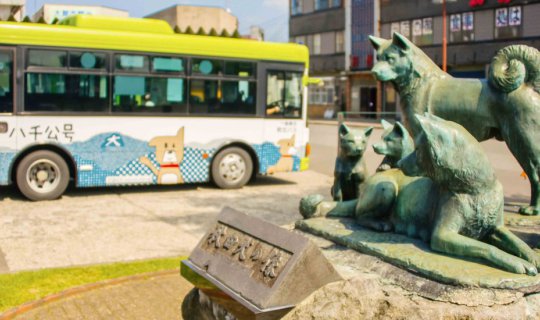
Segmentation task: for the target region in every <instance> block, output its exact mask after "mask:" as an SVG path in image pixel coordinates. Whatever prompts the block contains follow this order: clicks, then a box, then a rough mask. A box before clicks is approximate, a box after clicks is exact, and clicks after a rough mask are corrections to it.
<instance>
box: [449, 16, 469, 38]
mask: <svg viewBox="0 0 540 320" xmlns="http://www.w3.org/2000/svg"><path fill="white" fill-rule="evenodd" d="M448 40H449V42H466V41H473V40H474V13H473V12H464V13H461V14H459V13H458V14H452V15H450V32H449V37H448Z"/></svg>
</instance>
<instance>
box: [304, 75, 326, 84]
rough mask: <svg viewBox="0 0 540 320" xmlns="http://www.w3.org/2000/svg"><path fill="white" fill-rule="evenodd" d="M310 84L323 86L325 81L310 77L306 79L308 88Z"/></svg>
mask: <svg viewBox="0 0 540 320" xmlns="http://www.w3.org/2000/svg"><path fill="white" fill-rule="evenodd" d="M310 84H313V85H322V84H323V80H322V79H321V78H310V77H304V85H305V86H308V85H310Z"/></svg>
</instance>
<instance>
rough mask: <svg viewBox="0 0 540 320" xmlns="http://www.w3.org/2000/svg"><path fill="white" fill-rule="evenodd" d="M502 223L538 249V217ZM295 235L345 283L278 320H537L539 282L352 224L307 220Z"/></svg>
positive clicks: (323, 291)
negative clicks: (320, 255) (318, 251)
mask: <svg viewBox="0 0 540 320" xmlns="http://www.w3.org/2000/svg"><path fill="white" fill-rule="evenodd" d="M516 208H517V207H516ZM505 217H506V224H507V226H508V227H509V228H512V230H513V231H514V233H516V234H517V235H519V236H521V237H522V238H523V239H524V240H525V241H526V242H528V243H529V244H530V245H536V244H537V242H538V241H537V240H538V239H537V237H538V234H539V231H540V219H539V218H538V217H525V216H522V215H518V214H516V213H512V212H507V213H506V215H505ZM296 228H297V230H301V231H302V232H304V233H305V234H308V235H309V238H310V239H311V240H312V241H313V242H314V243H316V245H318V246H319V247H320V248H321V250H322V251H323V254H324V255H325V256H326V257H327V259H328V260H329V261H330V262H331V263H332V264H333V266H334V268H335V269H336V270H337V271H338V272H339V273H340V275H341V276H342V277H343V278H344V280H342V281H339V282H334V283H330V284H328V285H326V286H324V287H322V288H320V289H319V290H317V291H316V292H314V293H313V294H312V295H310V296H309V297H308V298H307V299H305V300H304V301H303V302H302V303H301V304H299V305H297V306H296V308H294V309H293V310H292V311H291V312H289V313H288V314H287V315H286V316H285V317H284V318H283V319H288V320H292V319H430V320H431V319H540V275H538V276H534V277H533V276H527V275H519V274H514V273H509V272H506V271H503V270H501V269H498V268H495V267H491V266H488V265H485V262H484V263H481V262H479V261H474V260H466V259H463V258H457V257H452V256H448V255H442V254H439V253H435V252H433V251H431V250H430V249H429V246H428V245H426V244H425V243H424V242H422V241H420V240H415V239H412V238H409V237H406V236H402V235H397V234H393V233H380V232H374V231H370V230H368V229H365V228H362V227H359V226H357V225H355V224H354V222H353V221H352V220H350V219H336V218H313V219H307V220H301V221H298V222H297V224H296Z"/></svg>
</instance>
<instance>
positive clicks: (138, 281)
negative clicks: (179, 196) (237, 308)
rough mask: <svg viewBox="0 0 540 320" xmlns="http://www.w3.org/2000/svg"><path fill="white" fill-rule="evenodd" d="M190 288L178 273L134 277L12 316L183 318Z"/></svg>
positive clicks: (30, 319)
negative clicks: (182, 310)
mask: <svg viewBox="0 0 540 320" xmlns="http://www.w3.org/2000/svg"><path fill="white" fill-rule="evenodd" d="M191 288H192V286H191V284H190V283H189V282H187V281H186V280H184V279H183V278H182V277H181V276H180V273H179V272H175V273H173V274H163V273H161V274H160V273H158V274H154V275H148V276H146V277H134V278H133V279H132V280H128V281H124V282H121V283H117V284H111V285H105V286H103V287H99V288H95V289H91V290H88V291H83V292H81V293H77V294H74V295H67V296H65V297H61V298H60V299H58V300H55V301H53V302H47V303H44V304H42V305H40V306H37V307H36V308H33V309H31V310H28V311H26V312H23V313H21V314H19V315H17V316H15V317H13V318H11V319H15V320H49V319H54V320H74V319H84V320H101V319H107V320H109V319H129V320H132V319H145V320H147V319H148V320H150V319H156V320H169V319H174V320H178V319H182V317H181V312H180V307H181V303H182V300H183V298H184V296H185V295H186V294H187V293H188V292H189V290H191ZM0 319H2V316H1V315H0Z"/></svg>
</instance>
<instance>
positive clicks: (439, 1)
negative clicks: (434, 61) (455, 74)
mask: <svg viewBox="0 0 540 320" xmlns="http://www.w3.org/2000/svg"><path fill="white" fill-rule="evenodd" d="M456 1H457V0H431V2H433V3H436V4H442V19H443V20H442V21H443V22H442V23H443V27H442V30H443V38H442V69H443V71H444V72H446V69H447V68H446V47H447V42H448V41H447V37H446V34H447V32H446V3H447V2H456Z"/></svg>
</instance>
